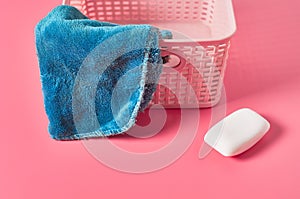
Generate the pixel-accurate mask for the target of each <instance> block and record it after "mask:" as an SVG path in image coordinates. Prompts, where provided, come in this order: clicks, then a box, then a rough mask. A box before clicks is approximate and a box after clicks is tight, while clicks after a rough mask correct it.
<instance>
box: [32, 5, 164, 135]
mask: <svg viewBox="0 0 300 199" xmlns="http://www.w3.org/2000/svg"><path fill="white" fill-rule="evenodd" d="M35 35H36V48H37V54H38V58H39V66H40V74H41V81H42V88H43V94H44V103H45V109H46V113H47V116H48V118H49V132H50V135H51V137H52V138H54V139H57V140H73V139H82V138H90V137H103V136H110V135H116V134H120V133H123V132H125V131H127V130H128V129H129V128H131V127H132V126H133V125H134V123H135V119H136V116H137V114H138V112H139V111H141V110H143V109H144V108H146V107H147V105H148V103H149V101H150V100H151V98H152V95H153V93H154V91H155V89H156V83H157V81H158V79H159V75H160V73H161V69H162V59H161V57H160V50H159V46H158V45H159V38H160V33H159V30H158V29H156V28H154V27H152V26H150V25H125V26H120V25H117V24H111V23H107V22H99V21H94V20H89V19H88V18H87V17H86V16H84V15H83V14H82V13H80V12H79V11H78V10H77V9H76V8H74V7H71V6H58V7H56V8H55V9H54V10H52V11H51V12H50V13H49V14H48V16H46V17H45V18H44V19H42V20H41V21H40V22H39V23H38V25H37V26H36V29H35Z"/></svg>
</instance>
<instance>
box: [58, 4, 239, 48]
mask: <svg viewBox="0 0 300 199" xmlns="http://www.w3.org/2000/svg"><path fill="white" fill-rule="evenodd" d="M224 1H227V4H228V15H229V16H228V17H229V20H230V21H231V24H232V29H231V31H230V32H229V33H227V34H224V35H223V36H220V37H215V38H207V39H204V38H201V39H199V38H193V39H163V42H165V43H170V42H176V43H177V42H191V41H194V42H220V41H224V40H229V39H230V38H231V37H232V36H233V35H234V34H235V33H236V31H237V26H236V19H235V14H234V9H233V4H232V0H224ZM70 2H71V0H62V5H70Z"/></svg>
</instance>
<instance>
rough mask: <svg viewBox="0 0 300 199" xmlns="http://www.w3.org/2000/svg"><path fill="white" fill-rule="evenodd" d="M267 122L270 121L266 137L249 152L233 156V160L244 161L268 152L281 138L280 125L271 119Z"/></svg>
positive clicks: (281, 130)
mask: <svg viewBox="0 0 300 199" xmlns="http://www.w3.org/2000/svg"><path fill="white" fill-rule="evenodd" d="M268 120H269V121H270V130H269V132H267V133H266V135H265V136H264V137H263V138H262V139H261V140H260V141H259V142H258V143H256V144H255V145H254V146H252V147H251V148H250V149H249V150H247V151H245V152H244V153H241V154H239V155H237V156H234V157H233V158H235V159H236V160H240V161H245V160H248V159H251V158H253V157H256V156H258V155H259V154H261V153H263V152H264V151H266V150H268V149H269V148H270V147H271V146H272V145H274V144H275V143H276V141H278V140H279V139H280V137H281V136H283V135H282V132H283V129H282V127H281V126H280V124H279V123H277V122H276V121H274V120H273V119H271V118H268Z"/></svg>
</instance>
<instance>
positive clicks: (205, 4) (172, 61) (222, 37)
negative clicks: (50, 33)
mask: <svg viewBox="0 0 300 199" xmlns="http://www.w3.org/2000/svg"><path fill="white" fill-rule="evenodd" d="M63 4H69V5H72V6H75V7H76V8H78V9H79V10H80V11H81V12H82V13H83V14H85V15H86V16H87V17H89V18H91V19H96V20H101V21H109V22H112V23H118V24H151V25H153V26H156V27H158V28H160V29H167V30H170V31H172V33H173V38H172V39H165V40H163V41H161V42H160V48H161V49H162V55H163V56H167V57H168V58H169V59H168V61H169V62H168V63H166V64H165V67H172V69H174V70H172V71H171V72H168V70H166V71H164V72H163V73H162V75H161V76H160V80H159V85H158V87H157V90H156V92H155V94H154V97H153V99H152V101H151V104H160V105H163V106H164V107H165V108H178V107H188V108H191V107H200V108H201V107H212V106H214V105H215V104H217V103H218V101H219V100H220V96H221V90H222V85H223V77H224V72H225V68H226V61H227V57H228V52H229V51H228V50H229V47H230V38H231V37H232V35H233V34H234V32H235V30H236V25H235V18H234V13H233V8H232V2H231V0H64V2H63ZM174 71H175V72H174ZM182 77H184V79H186V81H184V82H182V81H181V79H182Z"/></svg>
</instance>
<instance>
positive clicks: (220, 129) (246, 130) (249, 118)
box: [204, 108, 270, 156]
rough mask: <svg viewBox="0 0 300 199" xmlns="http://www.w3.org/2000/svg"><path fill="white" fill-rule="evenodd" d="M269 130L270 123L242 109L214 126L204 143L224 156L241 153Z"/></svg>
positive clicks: (249, 110) (254, 113)
mask: <svg viewBox="0 0 300 199" xmlns="http://www.w3.org/2000/svg"><path fill="white" fill-rule="evenodd" d="M269 129H270V123H269V122H268V121H267V120H266V119H264V118H263V117H262V116H261V115H259V114H258V113H256V112H255V111H253V110H251V109H248V108H243V109H240V110H238V111H235V112H234V113H232V114H230V115H228V116H227V117H225V118H224V119H223V120H221V121H220V122H218V123H217V124H216V125H214V126H213V127H212V128H211V129H210V130H209V131H208V132H207V133H206V135H205V137H204V141H205V142H206V143H207V144H208V145H209V146H211V147H212V148H214V149H215V150H217V151H218V152H219V153H221V154H222V155H224V156H235V155H238V154H240V153H243V152H244V151H246V150H247V149H249V148H251V147H252V146H253V145H254V144H255V143H257V142H258V141H259V140H260V139H261V138H262V137H263V136H264V135H265V134H266V133H267V131H268V130H269Z"/></svg>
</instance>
